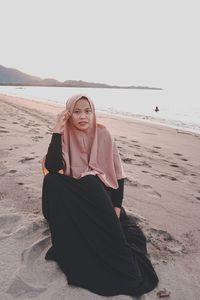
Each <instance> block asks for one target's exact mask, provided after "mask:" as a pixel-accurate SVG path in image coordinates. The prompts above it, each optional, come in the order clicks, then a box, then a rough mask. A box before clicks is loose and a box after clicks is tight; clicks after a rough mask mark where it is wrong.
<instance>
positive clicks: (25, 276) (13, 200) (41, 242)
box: [0, 94, 200, 300]
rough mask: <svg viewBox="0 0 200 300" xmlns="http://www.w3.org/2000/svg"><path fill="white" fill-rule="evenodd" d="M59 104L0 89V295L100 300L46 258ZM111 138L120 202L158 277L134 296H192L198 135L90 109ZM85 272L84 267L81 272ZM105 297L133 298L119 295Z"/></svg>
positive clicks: (198, 218) (199, 194) (199, 195)
mask: <svg viewBox="0 0 200 300" xmlns="http://www.w3.org/2000/svg"><path fill="white" fill-rule="evenodd" d="M61 110H63V107H61V106H58V105H57V106H56V105H53V104H49V103H40V102H38V101H34V100H28V99H23V98H18V97H11V96H6V95H1V94H0V157H1V160H0V166H1V168H0V179H1V180H0V255H1V262H0V299H2V300H11V299H20V300H22V299H23V300H26V299H38V300H50V299H51V300H55V299H56V300H64V299H73V300H78V299H83V300H98V299H104V298H105V299H107V297H102V296H99V295H96V294H93V293H91V292H89V291H88V290H84V289H81V288H77V287H69V286H68V285H67V281H66V278H65V276H64V274H63V273H62V272H61V271H60V269H59V268H58V266H57V264H56V263H55V262H50V261H46V260H45V259H44V256H45V253H46V251H47V249H48V247H49V245H50V232H49V228H48V225H47V223H46V221H45V220H44V217H43V215H42V212H41V190H42V181H43V174H42V171H41V160H42V158H43V157H44V155H45V154H46V151H47V148H48V145H49V142H50V139H51V134H52V132H51V128H52V127H53V125H54V123H55V118H56V115H57V113H58V112H60V111H61ZM97 116H98V121H99V123H102V124H105V125H106V126H107V127H108V128H109V129H110V132H111V133H112V134H113V136H114V137H115V140H116V142H117V146H118V149H119V151H120V155H121V158H122V161H123V165H124V169H125V172H126V175H127V179H126V185H125V197H124V201H123V205H124V207H125V208H126V209H127V211H128V212H129V214H130V215H131V216H132V217H133V218H136V219H137V221H138V224H139V225H140V226H141V227H142V228H143V230H144V232H145V234H146V236H147V239H148V250H149V254H150V257H151V260H152V262H153V265H154V266H155V269H156V271H157V274H158V276H159V279H160V283H159V285H158V287H157V289H155V290H154V291H153V292H151V293H150V294H148V295H145V296H144V297H141V298H140V299H146V300H153V299H159V297H158V295H157V292H158V291H160V290H162V289H163V288H166V290H167V291H169V292H170V293H171V295H170V296H169V297H168V298H165V299H173V300H199V299H200V285H199V282H200V258H199V257H200V160H199V153H200V135H198V134H196V133H191V132H186V131H182V130H178V129H174V128H169V127H165V126H162V125H156V124H152V123H148V122H144V121H137V120H133V119H130V118H125V117H119V116H114V115H112V116H111V115H110V116H109V115H106V114H102V113H101V114H97ZM86 271H87V270H86ZM109 299H113V300H114V299H116V300H117V299H120V300H121V299H123V300H129V299H138V298H133V297H132V298H131V297H128V296H124V295H119V296H115V297H109Z"/></svg>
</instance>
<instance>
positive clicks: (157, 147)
mask: <svg viewBox="0 0 200 300" xmlns="http://www.w3.org/2000/svg"><path fill="white" fill-rule="evenodd" d="M153 148H156V149H162V148H161V147H159V146H153Z"/></svg>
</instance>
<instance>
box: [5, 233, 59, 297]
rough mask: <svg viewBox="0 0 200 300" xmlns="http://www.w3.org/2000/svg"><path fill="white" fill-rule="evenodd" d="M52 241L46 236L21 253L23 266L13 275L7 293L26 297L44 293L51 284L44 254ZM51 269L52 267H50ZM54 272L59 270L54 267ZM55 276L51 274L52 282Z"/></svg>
mask: <svg viewBox="0 0 200 300" xmlns="http://www.w3.org/2000/svg"><path fill="white" fill-rule="evenodd" d="M49 243H50V237H45V238H43V239H41V240H39V241H37V242H35V243H34V244H33V245H32V246H31V247H30V248H27V249H25V250H24V251H23V252H22V255H21V266H20V268H19V269H18V270H17V272H16V274H15V275H14V276H13V278H12V280H11V283H10V285H9V287H8V289H7V293H8V294H11V295H13V296H15V297H19V296H22V297H26V299H30V298H34V297H37V296H39V295H40V294H41V293H43V292H44V291H45V290H46V289H47V288H48V284H49V278H48V282H47V276H44V273H45V272H46V270H45V267H44V265H43V262H44V254H43V252H44V251H45V252H46V250H47V248H48V247H49ZM49 271H51V270H50V267H49ZM53 272H54V273H55V272H56V273H57V272H58V270H57V269H55V267H54V271H53ZM54 278H55V277H53V276H51V278H50V282H51V281H52V280H54Z"/></svg>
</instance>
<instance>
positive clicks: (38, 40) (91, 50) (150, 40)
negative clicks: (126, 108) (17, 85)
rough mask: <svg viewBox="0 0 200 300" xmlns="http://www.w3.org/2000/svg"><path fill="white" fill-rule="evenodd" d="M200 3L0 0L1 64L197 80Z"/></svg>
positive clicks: (177, 82)
mask: <svg viewBox="0 0 200 300" xmlns="http://www.w3.org/2000/svg"><path fill="white" fill-rule="evenodd" d="M199 28H200V18H199V9H198V1H193V0H190V1H189V0H188V1H184V0H182V1H176V0H172V1H170V0H166V1H164V0H163V1H162V0H146V1H145V0H138V1H135V0H55V1H54V0H48V1H46V0H0V64H2V65H4V66H6V67H13V68H17V69H19V70H21V71H23V72H26V73H29V74H32V75H36V76H40V77H42V78H46V77H53V78H55V79H58V80H61V81H63V80H68V79H74V80H80V79H82V80H86V81H93V82H104V83H109V84H120V85H130V84H134V85H148V86H157V87H163V88H164V89H168V88H173V87H175V86H178V87H180V88H181V87H185V86H186V85H187V86H189V87H192V86H193V85H198V84H199V82H198V81H199V67H200V64H199V56H200V48H199Z"/></svg>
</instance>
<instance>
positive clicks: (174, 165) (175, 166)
mask: <svg viewBox="0 0 200 300" xmlns="http://www.w3.org/2000/svg"><path fill="white" fill-rule="evenodd" d="M170 166H171V167H174V168H179V166H178V165H176V164H170Z"/></svg>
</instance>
